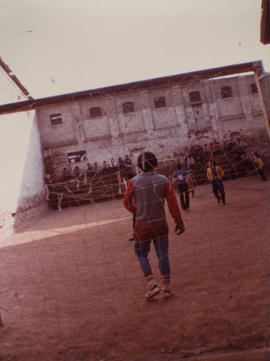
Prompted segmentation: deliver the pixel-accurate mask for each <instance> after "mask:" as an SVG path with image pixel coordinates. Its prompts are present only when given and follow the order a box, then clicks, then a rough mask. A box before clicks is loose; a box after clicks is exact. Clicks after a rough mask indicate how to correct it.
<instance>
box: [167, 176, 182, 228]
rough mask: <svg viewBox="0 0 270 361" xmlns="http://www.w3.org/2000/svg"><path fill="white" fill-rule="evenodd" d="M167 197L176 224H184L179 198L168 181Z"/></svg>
mask: <svg viewBox="0 0 270 361" xmlns="http://www.w3.org/2000/svg"><path fill="white" fill-rule="evenodd" d="M166 199H167V203H168V208H169V211H170V214H171V216H172V217H173V219H174V221H175V223H176V224H182V223H183V219H182V216H181V211H180V208H179V206H178V203H177V199H176V196H175V193H174V190H173V187H172V185H171V183H168V185H167V189H166Z"/></svg>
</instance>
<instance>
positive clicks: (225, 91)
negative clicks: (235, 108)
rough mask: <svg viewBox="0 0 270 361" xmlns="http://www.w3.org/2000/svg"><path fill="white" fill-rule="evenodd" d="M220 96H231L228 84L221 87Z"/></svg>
mask: <svg viewBox="0 0 270 361" xmlns="http://www.w3.org/2000/svg"><path fill="white" fill-rule="evenodd" d="M221 96H222V98H231V97H232V88H231V87H230V86H223V87H222V88H221Z"/></svg>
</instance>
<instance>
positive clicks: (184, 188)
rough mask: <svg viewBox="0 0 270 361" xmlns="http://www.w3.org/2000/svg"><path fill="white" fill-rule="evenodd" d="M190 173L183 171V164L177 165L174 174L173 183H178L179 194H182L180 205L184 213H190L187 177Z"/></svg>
mask: <svg viewBox="0 0 270 361" xmlns="http://www.w3.org/2000/svg"><path fill="white" fill-rule="evenodd" d="M189 175H190V173H189V172H188V171H186V170H183V169H182V164H181V163H179V164H178V165H177V170H176V171H175V172H173V182H174V183H176V185H177V187H178V190H179V194H180V203H181V208H182V209H183V211H186V212H189V189H188V183H187V176H189Z"/></svg>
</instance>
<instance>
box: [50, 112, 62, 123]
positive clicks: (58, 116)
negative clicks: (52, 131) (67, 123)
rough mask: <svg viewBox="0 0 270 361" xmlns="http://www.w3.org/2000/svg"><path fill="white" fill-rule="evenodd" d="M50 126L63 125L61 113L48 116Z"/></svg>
mask: <svg viewBox="0 0 270 361" xmlns="http://www.w3.org/2000/svg"><path fill="white" fill-rule="evenodd" d="M50 119H51V125H58V124H63V118H62V114H61V113H55V114H51V115H50Z"/></svg>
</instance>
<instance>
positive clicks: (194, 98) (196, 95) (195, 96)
mask: <svg viewBox="0 0 270 361" xmlns="http://www.w3.org/2000/svg"><path fill="white" fill-rule="evenodd" d="M188 95H189V100H190V103H201V102H202V99H201V93H200V92H199V91H194V92H190V93H188Z"/></svg>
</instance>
